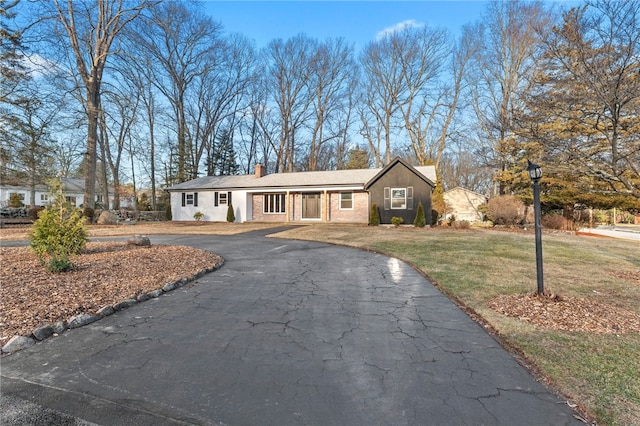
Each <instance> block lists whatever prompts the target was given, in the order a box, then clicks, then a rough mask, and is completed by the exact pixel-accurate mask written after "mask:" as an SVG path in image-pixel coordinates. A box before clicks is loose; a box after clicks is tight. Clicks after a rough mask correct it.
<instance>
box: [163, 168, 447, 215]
mask: <svg viewBox="0 0 640 426" xmlns="http://www.w3.org/2000/svg"><path fill="white" fill-rule="evenodd" d="M265 171H266V169H265V168H264V167H263V166H261V165H256V170H255V173H254V174H251V175H240V176H204V177H201V178H197V179H194V180H191V181H188V182H183V183H180V184H177V185H174V186H172V187H170V188H167V191H168V192H169V193H170V195H171V214H172V219H173V220H175V221H192V220H195V219H194V214H195V213H196V212H200V213H202V214H203V217H202V220H204V221H212V222H224V221H226V219H227V210H228V208H229V205H230V204H231V205H232V206H233V211H234V215H235V219H236V222H247V221H260V222H307V221H308V222H313V221H316V222H341V223H368V220H369V213H370V208H371V206H372V205H373V204H376V206H377V207H378V209H379V212H380V217H381V223H390V222H389V221H388V220H387V219H388V218H390V217H391V216H401V217H402V216H405V218H404V221H405V223H412V221H413V219H414V217H415V212H416V209H417V206H418V204H419V203H422V205H423V208H424V209H425V214H426V215H428V216H429V217H430V213H431V192H432V189H433V186H434V184H433V182H435V180H436V174H435V168H434V167H433V166H422V167H413V166H411V165H409V164H408V163H406V162H405V161H404V160H401V159H399V158H396V159H394V160H393V161H392V162H391V163H390V164H388V165H387V166H386V167H384V168H382V169H360V170H333V171H315V172H299V173H276V174H266V173H265ZM387 216H388V218H387Z"/></svg>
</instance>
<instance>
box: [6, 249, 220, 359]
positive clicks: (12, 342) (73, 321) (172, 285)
mask: <svg viewBox="0 0 640 426" xmlns="http://www.w3.org/2000/svg"><path fill="white" fill-rule="evenodd" d="M222 265H224V259H223V260H222V261H220V262H218V263H216V264H215V265H213V266H212V267H210V268H204V269H201V270H200V271H198V272H197V273H196V274H194V275H192V276H190V277H188V278H181V279H179V280H176V281H172V282H168V283H166V284H165V285H163V286H162V287H160V288H158V289H156V290H153V291H150V292H148V293H145V294H141V295H139V296H137V297H136V298H135V299H126V300H123V301H120V302H118V303H116V304H115V305H112V306H109V305H107V306H104V307H102V308H100V309H99V310H98V311H97V312H96V313H95V314H87V313H82V314H78V315H74V316H73V317H71V318H69V319H68V320H67V321H58V322H57V323H55V324H53V325H43V326H41V327H38V328H36V329H35V330H33V332H32V333H31V334H30V335H29V336H19V335H16V336H13V337H12V338H11V339H9V341H8V342H7V343H6V344H5V345H4V346H3V347H2V349H0V353H1V354H2V355H7V354H11V353H13V352H16V351H19V350H21V349H24V348H27V347H29V346H33V345H35V344H36V343H38V342H41V341H43V340H46V339H48V338H49V337H52V336H53V337H56V336H58V335H60V334H62V333H64V332H65V331H67V330H68V329H72V328H78V327H82V326H84V325H87V324H91V323H92V322H95V321H98V320H99V319H101V318H104V317H107V316H109V315H111V314H114V313H116V312H118V311H121V310H123V309H126V308H129V307H131V306H134V305H136V304H138V303H141V302H144V301H147V300H149V299H155V298H157V297H160V296H161V295H163V294H164V293H168V292H170V291H173V290H176V289H178V288H180V287H184V286H185V285H186V284H188V283H190V282H192V281H195V280H197V279H198V278H200V277H201V276H203V275H204V274H208V273H209V272H213V271H215V270H216V269H219V268H220V267H221V266H222Z"/></svg>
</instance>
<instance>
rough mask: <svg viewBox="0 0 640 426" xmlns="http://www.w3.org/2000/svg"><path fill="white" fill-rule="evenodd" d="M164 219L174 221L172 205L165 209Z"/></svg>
mask: <svg viewBox="0 0 640 426" xmlns="http://www.w3.org/2000/svg"><path fill="white" fill-rule="evenodd" d="M164 218H165V219H166V220H172V219H173V214H172V213H171V204H167V205H166V206H165V207H164Z"/></svg>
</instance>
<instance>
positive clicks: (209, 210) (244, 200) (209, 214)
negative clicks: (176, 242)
mask: <svg viewBox="0 0 640 426" xmlns="http://www.w3.org/2000/svg"><path fill="white" fill-rule="evenodd" d="M196 192H197V193H198V205H197V206H195V205H185V206H183V205H182V194H183V193H184V194H195V193H196ZM216 192H225V193H226V192H231V204H232V205H233V211H234V214H235V215H236V222H239V223H240V222H245V221H247V220H251V218H247V217H246V216H245V212H247V211H251V210H250V209H251V206H250V202H251V200H249V201H248V198H249V196H248V195H247V191H211V190H205V191H203V190H200V191H177V192H173V191H172V192H171V217H172V220H175V221H195V219H194V218H193V215H194V214H195V213H196V212H202V213H203V214H204V216H203V218H202V219H201V220H203V221H207V222H226V221H227V208H228V207H227V204H219V205H218V206H216V205H215V193H216ZM247 209H249V210H247Z"/></svg>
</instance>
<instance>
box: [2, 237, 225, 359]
mask: <svg viewBox="0 0 640 426" xmlns="http://www.w3.org/2000/svg"><path fill="white" fill-rule="evenodd" d="M0 259H1V260H2V262H1V265H0V281H1V282H2V286H1V287H0V346H2V345H4V344H5V343H6V342H7V341H8V340H9V339H10V338H11V337H12V336H14V335H16V334H19V335H29V334H31V332H32V331H33V330H34V329H35V328H37V327H39V326H42V325H46V324H54V323H55V322H57V321H64V320H68V319H69V318H70V317H72V316H74V315H77V314H80V313H92V314H93V313H96V312H97V311H98V310H99V309H100V308H102V307H104V306H107V305H114V304H115V303H118V302H120V301H122V300H125V299H129V298H135V297H136V296H137V295H139V294H142V293H147V292H149V291H152V290H155V289H157V288H160V287H162V286H163V285H164V284H166V283H169V282H173V281H177V280H180V279H182V278H189V277H192V276H194V275H196V274H197V273H199V272H200V271H202V270H204V269H208V268H211V267H213V266H214V265H216V264H218V263H220V262H221V261H222V259H221V258H220V257H219V256H217V255H215V254H213V253H210V252H207V251H204V250H198V249H195V248H192V247H184V246H161V245H154V246H148V247H139V246H133V245H127V244H125V243H88V244H87V247H86V249H85V250H84V251H83V253H82V254H80V255H79V256H76V257H74V258H72V262H73V263H74V265H75V269H74V270H73V271H70V272H66V273H60V274H52V273H50V272H48V271H47V270H46V268H45V267H44V266H42V265H41V264H40V263H39V261H38V260H37V258H36V256H35V255H34V254H33V253H32V252H31V251H30V250H29V248H27V247H0Z"/></svg>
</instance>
